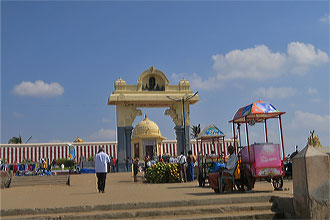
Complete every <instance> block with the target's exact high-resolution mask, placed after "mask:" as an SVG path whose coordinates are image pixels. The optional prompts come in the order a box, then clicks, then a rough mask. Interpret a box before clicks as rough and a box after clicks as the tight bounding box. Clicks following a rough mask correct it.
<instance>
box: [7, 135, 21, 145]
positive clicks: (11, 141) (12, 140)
mask: <svg viewBox="0 0 330 220" xmlns="http://www.w3.org/2000/svg"><path fill="white" fill-rule="evenodd" d="M21 143H22V138H21V135H18V137H12V138H10V139H9V141H8V144H21Z"/></svg>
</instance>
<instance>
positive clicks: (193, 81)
mask: <svg viewBox="0 0 330 220" xmlns="http://www.w3.org/2000/svg"><path fill="white" fill-rule="evenodd" d="M190 85H192V86H193V88H194V89H204V90H211V89H215V88H220V87H222V86H223V85H222V82H221V81H220V80H217V79H216V77H211V78H208V79H206V80H203V79H202V77H200V76H199V75H197V74H196V73H193V75H192V77H191V78H190Z"/></svg>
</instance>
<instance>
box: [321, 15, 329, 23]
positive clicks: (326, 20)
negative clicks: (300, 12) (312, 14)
mask: <svg viewBox="0 0 330 220" xmlns="http://www.w3.org/2000/svg"><path fill="white" fill-rule="evenodd" d="M320 22H324V23H330V15H329V14H326V15H324V16H323V17H322V18H320Z"/></svg>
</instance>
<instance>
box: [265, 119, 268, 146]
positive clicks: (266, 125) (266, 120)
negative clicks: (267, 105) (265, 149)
mask: <svg viewBox="0 0 330 220" xmlns="http://www.w3.org/2000/svg"><path fill="white" fill-rule="evenodd" d="M266 121H267V120H266V119H265V134H266V143H267V144H268V132H267V122H266Z"/></svg>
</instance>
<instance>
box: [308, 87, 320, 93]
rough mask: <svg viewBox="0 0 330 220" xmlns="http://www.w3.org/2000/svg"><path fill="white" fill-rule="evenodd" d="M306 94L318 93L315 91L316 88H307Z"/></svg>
mask: <svg viewBox="0 0 330 220" xmlns="http://www.w3.org/2000/svg"><path fill="white" fill-rule="evenodd" d="M306 93H307V94H308V95H315V94H317V93H318V91H317V89H314V88H311V87H309V88H307V91H306Z"/></svg>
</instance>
